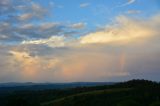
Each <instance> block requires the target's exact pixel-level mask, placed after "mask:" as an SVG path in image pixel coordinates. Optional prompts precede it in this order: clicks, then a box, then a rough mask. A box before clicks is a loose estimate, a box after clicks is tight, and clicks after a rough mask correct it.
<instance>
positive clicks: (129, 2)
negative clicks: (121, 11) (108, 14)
mask: <svg viewBox="0 0 160 106" xmlns="http://www.w3.org/2000/svg"><path fill="white" fill-rule="evenodd" d="M135 2H136V0H128V1H127V2H126V3H124V4H122V5H120V6H119V7H124V6H127V5H131V4H133V3H135Z"/></svg>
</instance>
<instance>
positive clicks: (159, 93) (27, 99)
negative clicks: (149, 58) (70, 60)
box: [0, 80, 160, 106]
mask: <svg viewBox="0 0 160 106" xmlns="http://www.w3.org/2000/svg"><path fill="white" fill-rule="evenodd" d="M1 94H2V95H0V104H1V105H0V106H160V84H159V83H157V82H152V81H147V80H131V81H128V82H122V83H116V84H113V85H101V86H92V87H76V88H65V89H45V90H18V91H16V90H15V91H14V92H8V93H7V94H5V93H4V94H3V93H1Z"/></svg>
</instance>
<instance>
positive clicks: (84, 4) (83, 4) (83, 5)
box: [80, 3, 90, 8]
mask: <svg viewBox="0 0 160 106" xmlns="http://www.w3.org/2000/svg"><path fill="white" fill-rule="evenodd" d="M89 5H90V3H82V4H80V7H81V8H85V7H88V6H89Z"/></svg>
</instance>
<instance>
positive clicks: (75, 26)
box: [70, 22, 86, 29]
mask: <svg viewBox="0 0 160 106" xmlns="http://www.w3.org/2000/svg"><path fill="white" fill-rule="evenodd" d="M85 26H86V23H82V22H80V23H75V24H72V25H71V26H70V27H71V28H74V29H83V28H85Z"/></svg>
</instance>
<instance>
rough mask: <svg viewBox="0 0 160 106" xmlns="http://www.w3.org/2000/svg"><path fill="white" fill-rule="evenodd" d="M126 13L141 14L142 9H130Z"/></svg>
mask: <svg viewBox="0 0 160 106" xmlns="http://www.w3.org/2000/svg"><path fill="white" fill-rule="evenodd" d="M126 13H127V14H140V13H141V11H140V10H128V11H127V12H126Z"/></svg>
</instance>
